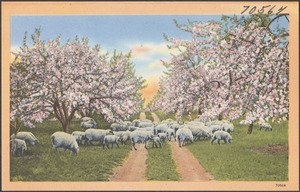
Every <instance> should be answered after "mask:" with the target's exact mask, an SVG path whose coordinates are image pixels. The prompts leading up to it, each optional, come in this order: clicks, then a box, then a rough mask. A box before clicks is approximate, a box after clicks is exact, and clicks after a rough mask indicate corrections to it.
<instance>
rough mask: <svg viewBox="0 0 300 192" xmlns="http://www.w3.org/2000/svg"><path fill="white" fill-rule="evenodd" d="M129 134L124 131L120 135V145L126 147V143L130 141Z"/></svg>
mask: <svg viewBox="0 0 300 192" xmlns="http://www.w3.org/2000/svg"><path fill="white" fill-rule="evenodd" d="M130 134H131V132H130V131H125V132H124V133H123V134H122V136H121V138H120V139H119V140H120V141H121V142H122V145H126V141H129V140H130Z"/></svg>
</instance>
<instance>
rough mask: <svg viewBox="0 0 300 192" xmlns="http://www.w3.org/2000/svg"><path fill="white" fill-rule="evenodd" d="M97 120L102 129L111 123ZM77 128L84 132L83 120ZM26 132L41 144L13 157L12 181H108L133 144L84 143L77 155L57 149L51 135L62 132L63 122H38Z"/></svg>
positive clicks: (74, 125) (76, 121) (73, 124)
mask: <svg viewBox="0 0 300 192" xmlns="http://www.w3.org/2000/svg"><path fill="white" fill-rule="evenodd" d="M133 118H136V117H133ZM94 119H95V120H96V122H97V123H98V126H99V128H101V129H109V127H110V126H109V125H110V124H109V123H107V122H106V121H105V120H104V119H103V118H101V116H96V117H95V118H94ZM77 130H78V131H80V130H81V131H83V130H82V128H81V127H80V120H79V119H74V120H72V122H71V127H70V132H72V131H77ZM22 131H30V132H32V133H33V134H34V135H35V136H36V137H37V138H38V139H39V140H40V143H39V144H38V145H36V146H32V147H31V146H28V150H27V151H26V152H25V155H24V156H23V157H17V156H14V157H11V158H10V179H11V181H107V180H108V178H109V175H110V174H112V169H113V168H114V167H116V166H118V165H120V164H121V163H122V161H123V160H124V158H125V157H126V156H127V155H128V154H129V152H130V143H128V144H127V145H120V148H118V147H117V146H116V145H115V146H114V148H113V149H109V150H103V149H102V145H100V146H99V142H97V143H96V142H95V143H94V144H95V146H91V145H81V146H80V151H79V153H78V154H77V155H75V154H70V152H69V151H67V152H64V150H63V149H58V151H57V152H53V151H52V144H51V141H50V136H51V134H52V133H54V132H56V131H62V128H61V124H60V123H59V122H48V121H45V122H44V123H42V124H37V125H36V128H33V129H29V128H24V129H22Z"/></svg>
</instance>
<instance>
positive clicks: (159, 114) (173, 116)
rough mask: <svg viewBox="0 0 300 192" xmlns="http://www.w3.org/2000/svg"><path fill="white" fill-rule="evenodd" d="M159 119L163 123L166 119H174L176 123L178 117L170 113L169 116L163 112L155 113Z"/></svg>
mask: <svg viewBox="0 0 300 192" xmlns="http://www.w3.org/2000/svg"><path fill="white" fill-rule="evenodd" d="M154 113H155V114H156V115H157V116H158V118H159V119H160V120H161V121H162V120H165V119H173V120H174V121H176V117H175V116H176V115H175V114H174V113H168V114H165V113H164V112H162V111H155V112H154Z"/></svg>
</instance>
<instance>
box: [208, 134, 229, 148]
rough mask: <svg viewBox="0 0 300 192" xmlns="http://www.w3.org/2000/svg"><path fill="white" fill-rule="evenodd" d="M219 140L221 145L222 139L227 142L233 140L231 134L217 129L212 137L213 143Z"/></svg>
mask: <svg viewBox="0 0 300 192" xmlns="http://www.w3.org/2000/svg"><path fill="white" fill-rule="evenodd" d="M216 140H218V144H219V145H220V141H221V140H223V141H224V142H225V143H227V142H229V143H231V142H232V137H231V135H230V134H229V133H228V132H226V131H216V132H215V133H214V135H213V137H212V140H211V144H214V142H215V141H216Z"/></svg>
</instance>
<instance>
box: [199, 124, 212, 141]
mask: <svg viewBox="0 0 300 192" xmlns="http://www.w3.org/2000/svg"><path fill="white" fill-rule="evenodd" d="M195 137H196V138H197V139H198V140H200V138H201V137H203V139H205V138H212V133H210V132H209V131H207V130H206V129H205V128H204V129H203V128H202V127H200V128H199V129H198V130H197V132H196V134H195Z"/></svg>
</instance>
